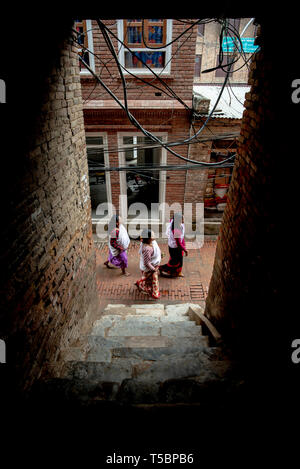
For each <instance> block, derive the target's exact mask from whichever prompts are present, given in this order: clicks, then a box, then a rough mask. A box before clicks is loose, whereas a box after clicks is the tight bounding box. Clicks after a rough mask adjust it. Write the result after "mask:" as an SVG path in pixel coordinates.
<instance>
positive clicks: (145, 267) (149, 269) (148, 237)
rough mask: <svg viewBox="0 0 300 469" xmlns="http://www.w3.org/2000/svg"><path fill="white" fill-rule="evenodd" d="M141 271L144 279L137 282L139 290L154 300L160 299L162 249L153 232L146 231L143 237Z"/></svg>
mask: <svg viewBox="0 0 300 469" xmlns="http://www.w3.org/2000/svg"><path fill="white" fill-rule="evenodd" d="M141 240H142V242H141V246H140V250H139V254H140V269H141V272H142V278H141V279H140V280H137V281H136V282H135V285H136V286H137V288H138V289H139V290H140V291H141V292H143V293H145V294H148V295H149V296H151V297H152V298H154V299H158V298H160V292H159V282H158V268H159V263H160V261H161V252H160V248H159V246H158V244H157V242H156V241H155V239H153V234H152V232H151V230H144V231H143V233H142V237H141Z"/></svg>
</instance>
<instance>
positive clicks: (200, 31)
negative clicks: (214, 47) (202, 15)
mask: <svg viewBox="0 0 300 469" xmlns="http://www.w3.org/2000/svg"><path fill="white" fill-rule="evenodd" d="M204 28H205V24H204V23H203V24H198V28H197V33H198V36H204Z"/></svg>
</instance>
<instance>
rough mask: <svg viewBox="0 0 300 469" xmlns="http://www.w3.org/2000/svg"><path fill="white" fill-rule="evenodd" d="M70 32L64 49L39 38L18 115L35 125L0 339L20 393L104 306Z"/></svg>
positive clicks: (9, 245) (12, 201)
mask: <svg viewBox="0 0 300 469" xmlns="http://www.w3.org/2000/svg"><path fill="white" fill-rule="evenodd" d="M67 26H68V22H66V24H63V25H62V24H61V25H60V24H59V23H57V30H56V37H60V41H58V44H56V42H55V40H54V39H53V40H52V42H51V43H47V40H49V39H46V37H45V34H46V32H45V31H44V32H43V31H39V32H40V36H39V40H40V41H41V45H40V47H41V49H42V50H43V55H41V56H40V62H36V63H34V65H33V69H32V75H31V76H30V80H29V78H27V79H25V80H24V83H26V85H27V86H28V88H27V90H26V93H27V94H26V96H24V101H23V104H24V107H22V108H20V113H19V118H20V119H22V118H23V117H24V115H25V113H26V114H27V116H28V121H29V122H28V123H26V119H24V125H25V128H26V132H25V131H22V130H21V131H20V134H21V137H20V139H19V140H18V141H16V145H15V146H14V152H15V153H14V154H15V157H16V163H15V165H12V164H11V166H10V167H9V172H8V178H10V181H11V182H10V183H7V188H6V190H7V192H6V200H8V201H9V210H8V211H7V218H6V219H5V223H4V225H3V227H2V233H1V234H2V236H1V262H2V265H5V266H6V270H5V272H3V273H2V278H1V338H2V339H5V341H6V344H7V363H8V365H7V366H8V367H9V369H10V370H11V371H12V373H13V374H15V379H16V380H17V383H18V385H20V386H21V387H23V386H25V387H27V386H30V384H31V383H32V382H33V380H34V379H35V378H38V377H39V375H40V374H41V372H42V371H43V370H46V369H47V368H49V370H51V367H52V366H53V364H54V363H55V362H56V361H57V359H58V358H59V353H60V350H61V349H62V348H64V347H65V346H66V345H67V344H68V343H69V342H70V341H73V340H75V339H76V338H77V337H78V336H79V334H80V332H81V329H82V328H83V327H84V326H85V324H86V321H87V319H88V317H89V314H90V313H91V312H92V311H93V310H94V308H95V307H96V306H97V302H96V298H97V297H96V278H95V275H96V274H95V250H94V245H93V240H92V227H91V213H90V199H89V186H88V167H87V157H86V147H85V132H84V121H83V112H82V98H81V86H80V78H79V68H78V60H77V57H76V51H75V49H74V47H73V46H72V45H71V42H70V41H69V40H68V36H69V34H70V27H71V26H72V25H71V24H70V26H69V28H68V27H67ZM60 28H61V29H60ZM45 29H47V28H45ZM47 34H48V33H47ZM43 39H45V42H44V48H43V47H42V45H43ZM21 64H22V62H21V59H20V62H19V65H21ZM35 67H36V69H35ZM35 72H36V73H35ZM30 104H31V106H32V108H30ZM11 106H12V107H13V101H12V102H11ZM29 111H31V112H29ZM26 140H27V141H26ZM24 142H25V143H24ZM48 365H49V367H48Z"/></svg>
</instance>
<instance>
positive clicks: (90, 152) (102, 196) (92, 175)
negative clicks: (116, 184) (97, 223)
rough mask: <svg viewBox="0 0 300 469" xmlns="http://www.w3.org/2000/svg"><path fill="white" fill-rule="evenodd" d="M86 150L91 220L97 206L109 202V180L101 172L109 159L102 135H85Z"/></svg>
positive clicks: (94, 216)
mask: <svg viewBox="0 0 300 469" xmlns="http://www.w3.org/2000/svg"><path fill="white" fill-rule="evenodd" d="M86 150H87V158H88V169H89V183H90V194H91V207H92V218H100V217H99V216H96V210H97V207H98V205H99V204H102V203H105V202H109V201H110V200H109V199H110V190H108V188H110V178H109V174H108V173H107V172H105V171H104V170H103V168H104V167H105V166H109V159H108V155H107V152H106V151H105V150H106V140H105V137H104V136H103V135H98V134H86Z"/></svg>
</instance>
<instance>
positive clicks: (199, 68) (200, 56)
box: [194, 54, 202, 78]
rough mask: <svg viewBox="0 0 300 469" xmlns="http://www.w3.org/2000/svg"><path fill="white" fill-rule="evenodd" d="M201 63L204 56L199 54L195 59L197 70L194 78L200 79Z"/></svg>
mask: <svg viewBox="0 0 300 469" xmlns="http://www.w3.org/2000/svg"><path fill="white" fill-rule="evenodd" d="M201 62H202V55H200V54H197V55H196V57H195V70H194V77H196V78H199V77H200V75H201Z"/></svg>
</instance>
